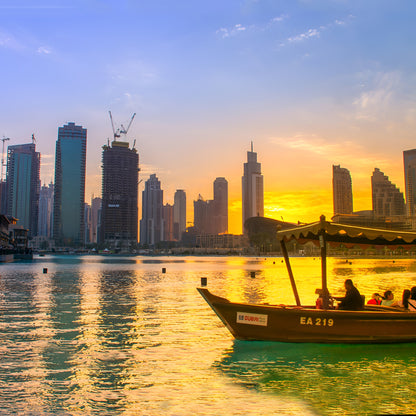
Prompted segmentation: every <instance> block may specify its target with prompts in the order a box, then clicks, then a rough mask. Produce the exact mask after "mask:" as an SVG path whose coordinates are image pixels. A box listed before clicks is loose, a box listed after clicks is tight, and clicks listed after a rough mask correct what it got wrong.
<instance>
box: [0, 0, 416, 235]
mask: <svg viewBox="0 0 416 416" xmlns="http://www.w3.org/2000/svg"><path fill="white" fill-rule="evenodd" d="M415 21H416V3H415V2H414V1H411V0H407V1H383V0H378V1H342V0H338V1H337V0H334V1H319V0H318V1H312V0H310V1H309V0H304V1H276V0H275V1H271V0H270V1H268V0H247V1H216V0H213V1H210V2H205V1H174V2H173V1H157V0H156V1H110V0H108V1H98V0H85V1H65V0H59V1H58V0H56V1H52V0H44V1H38V0H32V1H29V0H28V1H21V0H13V1H12V0H10V1H9V0H0V59H1V63H2V64H1V69H0V71H1V77H0V91H1V98H2V99H1V104H0V109H1V111H0V135H2V136H3V135H4V136H5V137H10V138H11V140H10V142H8V143H9V144H19V143H24V142H28V141H30V137H31V134H32V133H35V136H36V138H37V147H38V150H39V151H40V152H41V153H42V171H41V178H42V181H47V182H48V181H49V180H50V179H51V178H53V163H54V151H55V141H56V137H57V130H58V127H59V126H61V125H63V124H65V123H67V122H69V121H74V122H76V123H77V124H81V125H83V126H84V127H86V128H87V129H88V147H87V174H88V179H87V195H86V198H87V200H88V199H89V197H90V195H91V193H93V192H94V193H95V195H97V194H100V182H101V171H100V158H101V146H102V145H103V144H105V143H106V142H107V138H109V137H111V135H112V131H111V124H110V119H109V116H108V111H109V110H111V111H112V113H113V117H114V120H115V122H116V125H119V124H124V125H126V124H128V122H129V120H130V117H131V116H132V114H133V113H137V115H136V118H135V120H134V122H133V124H132V126H131V129H130V132H129V137H128V138H129V140H130V142H132V141H133V140H134V139H135V140H136V147H137V149H138V151H139V154H140V163H141V168H142V172H141V175H142V176H141V177H142V179H144V180H146V179H147V178H148V176H149V175H150V174H151V173H156V174H157V176H158V177H159V179H160V180H161V182H162V187H163V189H164V190H165V202H170V203H172V202H173V193H174V191H175V189H185V190H186V191H187V196H188V205H190V207H189V208H190V210H191V208H192V201H193V200H195V199H197V197H198V194H199V193H201V194H202V195H203V196H204V197H205V198H206V199H211V198H212V183H213V181H214V180H215V178H216V177H218V176H224V177H226V178H227V180H228V181H229V192H230V215H231V216H233V215H234V216H235V218H238V216H240V218H241V207H240V205H239V200H240V199H241V175H242V164H243V163H244V162H245V161H246V151H247V150H249V148H250V141H251V140H253V141H254V149H255V151H257V152H258V159H259V161H260V162H261V163H262V169H263V174H264V176H265V192H266V195H265V199H266V205H267V207H268V208H267V207H266V213H267V214H268V215H273V216H275V217H278V218H280V217H281V216H284V217H285V219H288V220H297V219H300V220H309V217H308V216H309V215H312V213H311V212H307V210H306V209H305V207H306V206H307V207H308V209H309V208H310V207H311V208H310V209H312V208H313V210H314V212H315V213H316V218H318V217H319V215H320V214H321V213H322V212H324V213H327V215H330V214H331V210H332V200H331V172H332V164H341V165H342V166H343V167H346V168H348V169H349V170H350V171H351V174H352V177H353V191H354V197H355V208H356V209H365V208H368V209H371V199H369V196H370V176H371V173H372V170H373V169H374V167H378V168H380V169H381V170H382V171H383V172H384V173H385V174H386V175H389V176H390V178H391V180H392V181H393V182H394V183H396V184H397V185H398V186H399V187H400V188H401V189H402V190H403V166H402V151H403V150H407V149H411V148H415V147H416V140H415V127H416V125H415V124H416V123H415V116H416V98H415V97H416V95H415V93H416V73H415V64H416V62H415V61H416V54H415V53H414V40H415V39H416V28H415V27H416V26H415V24H414V22H415ZM369 204H370V206H369ZM302 207H303V210H304V211H303V213H302V211H301V210H302ZM189 215H192V213H191V212H190V213H189ZM313 215H315V214H313ZM305 217H308V218H305ZM239 221H240V220H239V219H236V220H235V221H234V222H235V225H231V231H235V232H238V231H239V229H238V227H239V225H238V224H239Z"/></svg>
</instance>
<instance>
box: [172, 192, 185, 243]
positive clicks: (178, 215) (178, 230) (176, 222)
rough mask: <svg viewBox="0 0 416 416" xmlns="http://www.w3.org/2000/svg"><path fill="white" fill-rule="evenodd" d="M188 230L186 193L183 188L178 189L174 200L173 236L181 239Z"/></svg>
mask: <svg viewBox="0 0 416 416" xmlns="http://www.w3.org/2000/svg"><path fill="white" fill-rule="evenodd" d="M185 231H186V193H185V191H184V190H183V189H177V190H176V192H175V196H174V202H173V237H174V239H175V240H178V241H179V240H181V239H182V234H183V233H184V232H185Z"/></svg>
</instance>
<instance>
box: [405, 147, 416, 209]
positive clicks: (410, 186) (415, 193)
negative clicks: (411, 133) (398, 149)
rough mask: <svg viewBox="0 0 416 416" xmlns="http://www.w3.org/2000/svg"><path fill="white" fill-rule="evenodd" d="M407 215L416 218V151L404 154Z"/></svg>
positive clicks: (406, 151)
mask: <svg viewBox="0 0 416 416" xmlns="http://www.w3.org/2000/svg"><path fill="white" fill-rule="evenodd" d="M403 165H404V186H405V194H406V204H407V215H409V216H410V217H415V216H416V149H413V150H405V151H404V152H403Z"/></svg>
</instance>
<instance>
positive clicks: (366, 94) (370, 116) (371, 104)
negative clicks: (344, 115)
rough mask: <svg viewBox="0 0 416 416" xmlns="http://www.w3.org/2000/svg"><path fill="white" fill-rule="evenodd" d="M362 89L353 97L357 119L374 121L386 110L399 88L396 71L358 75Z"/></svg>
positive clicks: (398, 75) (399, 83)
mask: <svg viewBox="0 0 416 416" xmlns="http://www.w3.org/2000/svg"><path fill="white" fill-rule="evenodd" d="M359 76H360V78H362V80H361V85H362V88H363V89H364V91H362V92H361V93H360V95H359V96H358V97H357V98H355V99H354V101H353V106H354V108H355V110H356V113H355V115H356V118H357V119H359V120H368V121H376V120H377V119H379V118H380V116H381V115H382V114H384V113H385V112H387V111H388V109H389V108H390V107H391V105H392V102H393V101H394V99H395V98H396V95H397V93H398V91H399V90H400V89H401V74H400V73H399V72H398V71H392V72H385V73H382V72H378V73H367V74H360V75H359Z"/></svg>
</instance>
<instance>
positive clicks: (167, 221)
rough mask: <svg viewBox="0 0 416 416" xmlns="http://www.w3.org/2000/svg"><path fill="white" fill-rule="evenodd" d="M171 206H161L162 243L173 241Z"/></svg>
mask: <svg viewBox="0 0 416 416" xmlns="http://www.w3.org/2000/svg"><path fill="white" fill-rule="evenodd" d="M173 224H174V223H173V205H170V204H165V205H163V229H164V236H163V240H164V241H173V240H174V238H173V228H174V227H173Z"/></svg>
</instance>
